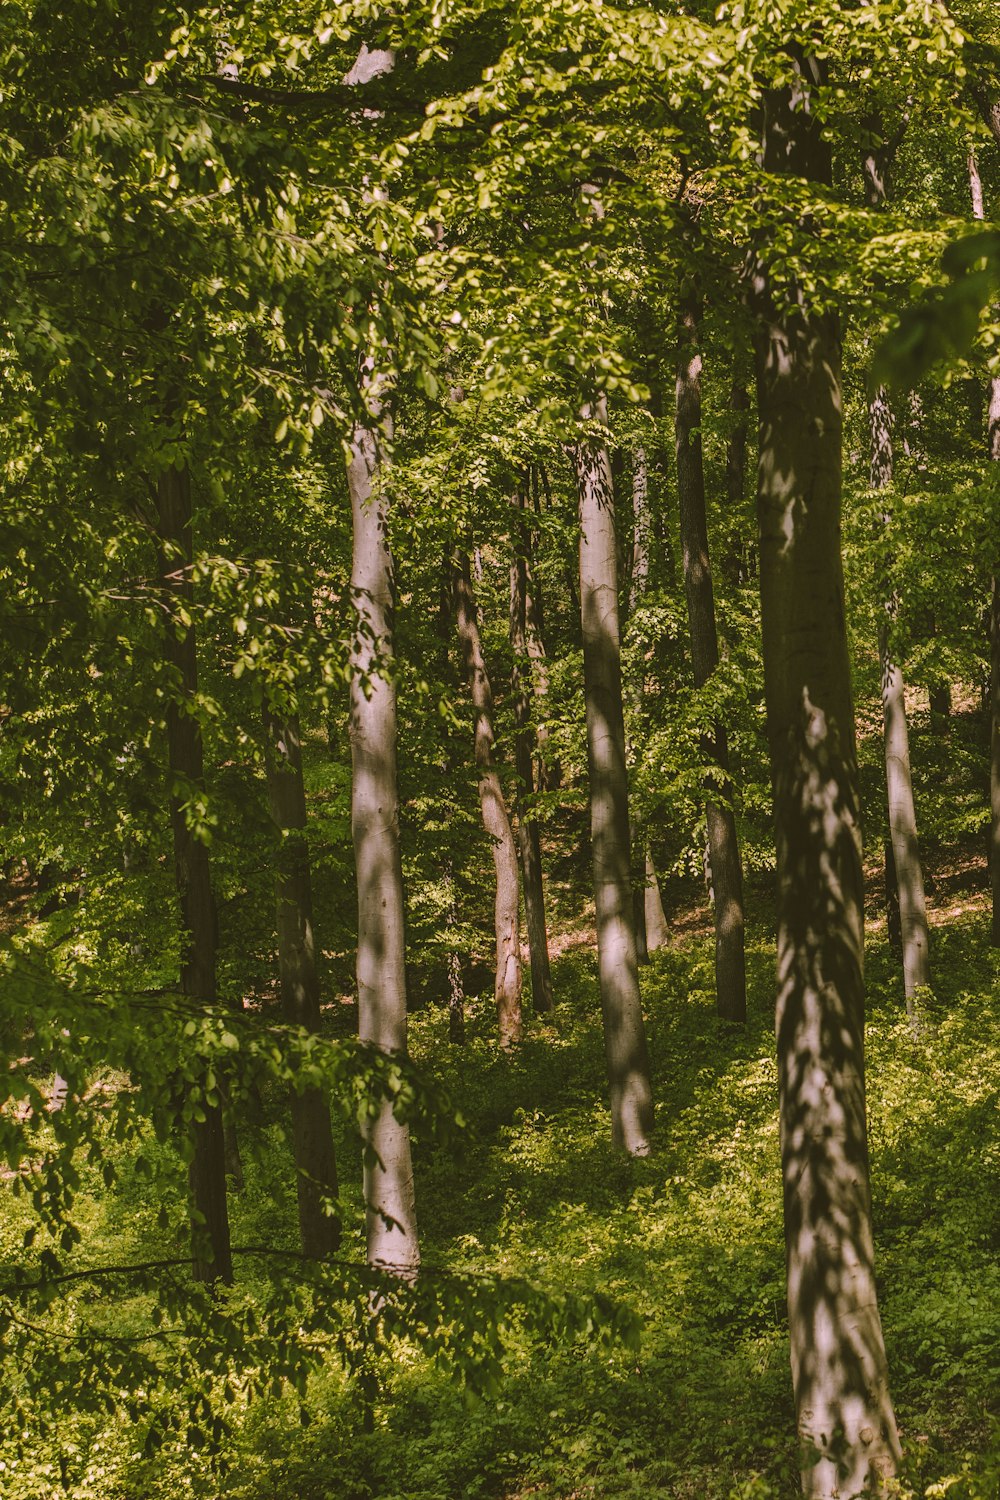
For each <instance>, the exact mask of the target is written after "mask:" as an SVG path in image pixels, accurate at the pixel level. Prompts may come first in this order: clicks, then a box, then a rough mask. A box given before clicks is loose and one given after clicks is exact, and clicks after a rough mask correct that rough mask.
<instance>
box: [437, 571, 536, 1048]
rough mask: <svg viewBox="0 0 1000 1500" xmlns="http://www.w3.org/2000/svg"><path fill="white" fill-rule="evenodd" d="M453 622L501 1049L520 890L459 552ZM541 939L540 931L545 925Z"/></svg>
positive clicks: (508, 1034)
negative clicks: (492, 880) (483, 843)
mask: <svg viewBox="0 0 1000 1500" xmlns="http://www.w3.org/2000/svg"><path fill="white" fill-rule="evenodd" d="M452 587H453V596H454V602H455V623H456V626H457V629H458V639H459V646H460V649H461V656H462V666H463V669H464V671H465V679H466V682H467V683H468V687H469V695H470V697H471V698H472V708H473V714H474V729H473V751H474V755H475V761H476V768H477V770H478V773H479V803H480V808H481V811H482V818H483V828H484V829H485V830H486V836H487V838H488V839H489V840H490V842H491V844H492V852H493V869H494V874H495V877H496V896H495V900H494V906H493V918H494V930H495V933H496V981H495V988H494V994H495V999H496V1007H497V1027H498V1031H499V1035H500V1045H501V1046H502V1047H510V1046H512V1045H513V1044H514V1043H515V1042H519V1041H520V1040H521V943H520V933H519V929H518V912H519V886H518V878H517V851H516V849H515V847H514V833H513V830H512V828H511V824H510V817H509V816H508V813H507V804H506V801H505V800H504V795H503V788H502V787H501V785H500V777H499V775H498V774H497V769H496V767H495V765H494V764H493V744H494V736H493V692H492V689H491V687H490V679H489V674H488V672H487V670H486V661H485V658H484V656H483V648H482V642H481V640H480V636H479V622H478V620H477V619H476V602H475V598H474V596H473V592H472V570H471V568H470V566H469V555H468V553H467V552H461V553H459V554H458V555H457V556H456V558H455V559H454V563H453V568H452ZM543 935H544V927H543Z"/></svg>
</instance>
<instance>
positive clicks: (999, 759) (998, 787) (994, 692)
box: [969, 104, 1000, 948]
mask: <svg viewBox="0 0 1000 1500" xmlns="http://www.w3.org/2000/svg"><path fill="white" fill-rule="evenodd" d="M986 114H987V118H988V119H989V120H990V121H991V122H993V124H992V128H993V129H994V134H995V135H996V137H997V140H998V142H1000V107H998V106H997V105H995V104H988V105H987V106H986ZM969 187H970V190H971V194H972V213H973V217H974V218H976V219H984V218H985V217H986V213H985V208H984V205H983V184H982V179H981V178H980V176H979V166H978V163H977V161H976V155H975V152H974V151H970V153H969ZM986 442H987V445H988V448H989V455H990V462H991V463H995V464H997V463H1000V378H998V377H997V376H996V375H993V376H991V377H990V394H989V407H988V410H987V419H986ZM989 861H990V889H991V893H992V904H993V921H992V927H991V931H990V942H991V944H992V946H993V947H994V948H1000V558H998V559H997V561H996V562H995V563H994V565H993V582H992V589H991V594H990V850H989Z"/></svg>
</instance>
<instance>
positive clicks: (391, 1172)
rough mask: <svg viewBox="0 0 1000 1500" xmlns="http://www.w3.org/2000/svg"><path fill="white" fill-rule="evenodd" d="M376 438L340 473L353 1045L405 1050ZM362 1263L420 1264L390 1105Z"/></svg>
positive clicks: (357, 449) (363, 439)
mask: <svg viewBox="0 0 1000 1500" xmlns="http://www.w3.org/2000/svg"><path fill="white" fill-rule="evenodd" d="M377 469H378V443H377V439H376V435H375V432H374V431H373V430H372V428H369V427H367V426H365V425H363V424H361V423H359V424H358V425H357V426H356V427H355V429H354V433H353V437H352V442H351V458H350V462H349V464H348V468H347V478H348V486H349V488H350V492H351V514H352V519H353V527H354V556H353V565H352V569H351V593H352V596H353V600H354V608H355V611H356V614H357V620H356V627H355V637H354V641H353V643H352V652H351V730H350V733H351V764H352V768H353V778H352V786H351V833H352V836H353V840H354V858H355V863H356V866H357V876H358V970H357V973H358V1025H359V1032H360V1036H361V1040H362V1041H363V1042H370V1043H372V1044H373V1045H374V1046H376V1047H379V1048H381V1049H382V1050H383V1051H387V1052H403V1051H405V1049H406V971H405V964H404V935H403V870H402V864H401V862H400V853H399V809H398V797H397V784H396V687H395V683H394V681H393V678H392V655H393V640H392V632H393V619H392V561H391V557H390V554H389V541H388V535H387V528H386V523H387V513H386V504H385V499H384V497H383V495H382V494H381V492H380V490H379V489H378V488H377V484H378V475H377ZM364 1141H365V1168H364V1179H365V1182H364V1185H365V1208H366V1222H367V1239H368V1261H369V1263H370V1264H371V1265H373V1266H380V1267H383V1268H385V1269H386V1270H389V1271H392V1272H394V1273H396V1274H397V1275H401V1276H406V1277H410V1276H413V1275H415V1274H416V1270H417V1267H418V1265H419V1262H420V1249H419V1244H418V1240H417V1217H416V1204H415V1200H414V1192H413V1166H412V1163H411V1159H410V1134H409V1130H408V1128H407V1126H406V1125H405V1124H403V1123H402V1122H401V1121H399V1120H397V1119H396V1117H395V1115H394V1114H393V1110H392V1105H391V1103H390V1102H389V1101H388V1100H382V1101H380V1102H378V1103H373V1105H372V1108H371V1112H370V1114H369V1116H368V1118H367V1119H366V1121H365V1124H364Z"/></svg>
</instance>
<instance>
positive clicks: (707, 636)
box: [676, 292, 747, 1022]
mask: <svg viewBox="0 0 1000 1500" xmlns="http://www.w3.org/2000/svg"><path fill="white" fill-rule="evenodd" d="M699 317H700V308H699V306H698V300H697V297H696V296H695V295H694V294H693V293H691V292H686V293H685V295H684V296H683V297H682V299H681V305H680V312H679V315H678V326H677V434H676V436H677V493H678V498H679V500H680V516H681V550H682V553H683V556H684V587H685V591H686V593H687V606H688V620H689V622H690V626H691V664H692V667H693V669H694V683H695V687H696V688H701V687H704V685H705V683H706V682H707V681H708V679H709V678H710V677H711V675H712V673H713V672H714V671H715V669H716V667H717V666H718V665H719V641H718V635H717V632H716V625H715V596H714V593H713V590H712V569H711V564H710V562H709V556H708V521H707V517H706V512H705V469H704V463H703V461H702V449H701V352H700V350H699V348H698V322H699ZM702 752H703V754H704V755H705V757H706V759H707V760H708V761H709V762H710V763H711V764H714V766H715V767H717V770H716V772H715V774H714V775H713V776H712V777H711V778H710V780H709V781H708V782H707V783H706V790H707V791H708V793H709V795H708V798H707V800H706V803H705V821H706V823H707V825H708V857H709V862H710V864H711V869H712V888H713V890H714V892H715V988H716V1003H717V1005H718V1011H719V1015H720V1016H721V1017H722V1018H723V1020H726V1021H736V1022H743V1021H745V1020H746V1014H747V998H746V959H745V956H744V945H743V925H744V924H743V866H742V864H741V863H740V848H739V841H738V839H737V835H736V818H735V816H734V815H733V809H732V806H731V805H730V802H729V800H728V799H729V798H730V797H731V794H732V786H731V783H730V781H729V756H728V749H727V745H726V731H725V727H724V726H723V725H722V724H721V723H719V722H718V721H716V723H715V725H714V728H713V731H712V733H711V734H706V735H705V736H704V737H703V739H702ZM713 782H714V783H715V786H713V784H712V783H713ZM716 790H720V791H721V792H722V793H723V795H724V796H725V797H726V798H727V800H726V801H722V800H721V799H720V798H718V797H717V796H716V797H713V796H712V795H711V793H712V792H713V791H716Z"/></svg>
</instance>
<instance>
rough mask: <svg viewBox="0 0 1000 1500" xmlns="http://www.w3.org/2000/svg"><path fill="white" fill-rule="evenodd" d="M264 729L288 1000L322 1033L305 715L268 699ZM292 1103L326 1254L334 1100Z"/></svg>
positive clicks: (306, 1223)
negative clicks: (272, 705)
mask: <svg viewBox="0 0 1000 1500" xmlns="http://www.w3.org/2000/svg"><path fill="white" fill-rule="evenodd" d="M264 729H265V734H266V739H267V793H268V802H269V805H270V812H271V819H272V821H273V823H274V825H275V827H276V829H277V830H278V833H279V837H280V840H281V842H280V845H279V847H278V851H277V855H276V859H275V869H274V894H275V905H276V909H277V928H278V969H279V974H280V979H281V1004H282V1008H283V1010H284V1013H285V1018H286V1020H287V1021H288V1022H289V1024H290V1025H291V1026H301V1027H303V1028H304V1029H305V1030H306V1031H309V1032H312V1033H313V1034H318V1033H319V1029H320V1009H319V975H318V973H317V969H316V941H315V937H314V935H313V907H312V876H311V870H310V867H309V846H308V844H307V843H306V838H305V827H306V796H305V786H304V784H303V780H302V743H301V736H300V732H299V722H298V718H297V716H296V715H294V714H289V713H276V712H274V711H272V710H271V709H269V708H266V707H265V710H264ZM291 1108H292V1151H293V1156H294V1159H295V1173H296V1181H295V1186H296V1192H297V1195H298V1208H299V1238H300V1240H301V1243H302V1250H303V1253H304V1254H305V1255H308V1256H310V1257H312V1258H313V1259H314V1260H322V1259H323V1258H324V1257H325V1256H327V1255H332V1254H333V1253H334V1252H335V1251H336V1250H337V1249H338V1248H339V1245H340V1223H339V1220H338V1219H337V1218H336V1217H335V1216H334V1215H332V1214H329V1213H327V1212H326V1211H325V1209H324V1205H323V1200H324V1199H325V1198H328V1199H331V1200H333V1202H336V1199H337V1164H336V1157H335V1155H334V1148H333V1131H332V1129H331V1125H330V1106H329V1103H328V1101H327V1098H326V1095H325V1093H324V1091H323V1090H322V1089H317V1088H310V1089H305V1090H303V1091H302V1092H301V1093H299V1092H298V1091H293V1093H292V1097H291Z"/></svg>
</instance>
